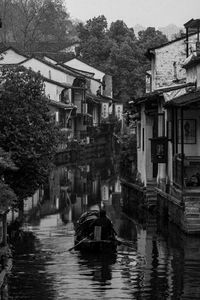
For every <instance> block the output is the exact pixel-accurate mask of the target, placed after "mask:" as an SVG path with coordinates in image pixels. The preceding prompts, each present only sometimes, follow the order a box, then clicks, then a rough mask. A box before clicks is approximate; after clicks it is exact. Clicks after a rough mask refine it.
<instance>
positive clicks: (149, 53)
mask: <svg viewBox="0 0 200 300" xmlns="http://www.w3.org/2000/svg"><path fill="white" fill-rule="evenodd" d="M192 35H196V33H191V34H189V35H188V36H192ZM185 38H186V34H185V35H184V36H181V37H180V38H177V39H174V40H172V41H169V42H166V43H164V44H161V45H159V46H157V47H153V48H149V49H147V51H146V53H145V56H146V57H147V58H151V56H152V55H154V54H155V50H156V49H160V48H162V47H166V46H168V45H171V44H173V43H176V42H178V41H181V40H184V39H185Z"/></svg>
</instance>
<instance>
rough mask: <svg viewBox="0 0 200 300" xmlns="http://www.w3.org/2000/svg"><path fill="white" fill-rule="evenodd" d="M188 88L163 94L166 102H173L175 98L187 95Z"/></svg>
mask: <svg viewBox="0 0 200 300" xmlns="http://www.w3.org/2000/svg"><path fill="white" fill-rule="evenodd" d="M186 93H187V91H186V88H183V89H180V90H174V91H169V92H167V93H163V96H164V99H165V102H168V101H171V100H173V99H174V98H177V97H180V96H182V95H184V94H186Z"/></svg>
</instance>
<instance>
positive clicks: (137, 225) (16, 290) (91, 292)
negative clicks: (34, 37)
mask: <svg viewBox="0 0 200 300" xmlns="http://www.w3.org/2000/svg"><path fill="white" fill-rule="evenodd" d="M134 202H135V200H134V195H133V194H132V193H131V192H130V191H127V190H126V188H125V187H122V186H121V185H120V181H119V174H118V170H117V167H116V164H115V163H114V162H113V161H111V160H107V159H99V160H97V161H92V162H87V163H84V164H80V165H73V166H72V165H71V166H70V165H68V166H60V167H57V168H56V169H55V170H54V172H53V173H52V175H51V177H50V180H49V186H47V187H45V189H44V191H43V201H42V204H41V205H38V206H33V207H31V206H30V205H29V206H28V207H29V209H27V211H26V223H25V226H24V230H25V232H26V235H25V237H24V239H23V240H18V242H17V243H16V244H15V245H14V247H13V268H12V271H11V273H10V274H9V278H8V295H7V297H6V296H5V299H10V300H11V299H12V300H18V299H20V300H22V299H23V300H25V299H27V300H28V299H31V300H40V299H41V300H43V299H44V300H59V299H62V300H64V299H75V300H79V299H85V300H86V299H88V300H90V299H141V300H143V299H152V300H158V299H159V300H160V299H200V238H198V237H190V236H186V235H184V234H183V233H181V232H180V231H179V230H178V229H177V228H176V227H174V226H173V225H172V224H169V223H167V222H164V221H163V220H162V221H161V220H158V219H157V217H156V214H155V213H153V212H152V213H147V212H146V211H144V210H142V209H141V208H138V207H136V205H135V204H134ZM127 203H129V209H128V210H127V207H126V204H127ZM97 207H105V209H106V211H107V213H108V215H109V216H110V218H111V219H112V222H113V224H114V228H115V230H116V232H117V233H118V235H119V237H120V238H121V239H122V240H124V241H129V242H130V246H127V245H123V244H122V245H120V246H118V251H117V254H116V255H113V256H106V255H104V256H91V255H87V256H86V255H85V256H83V255H81V254H80V253H79V252H77V251H74V250H72V251H68V249H69V248H71V247H72V246H73V242H74V224H75V222H76V221H77V219H78V217H79V216H80V214H81V213H82V212H84V211H86V210H87V209H91V208H97ZM124 211H126V213H124Z"/></svg>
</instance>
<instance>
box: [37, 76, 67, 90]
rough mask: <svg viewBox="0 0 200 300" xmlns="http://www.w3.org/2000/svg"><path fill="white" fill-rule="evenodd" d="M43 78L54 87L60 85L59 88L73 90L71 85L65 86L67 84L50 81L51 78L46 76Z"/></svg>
mask: <svg viewBox="0 0 200 300" xmlns="http://www.w3.org/2000/svg"><path fill="white" fill-rule="evenodd" d="M42 78H43V80H44V81H47V82H50V83H52V84H54V85H58V86H60V87H63V88H65V89H67V88H68V89H69V88H72V86H71V85H68V84H65V83H60V82H58V81H55V80H52V79H49V78H47V77H44V76H42Z"/></svg>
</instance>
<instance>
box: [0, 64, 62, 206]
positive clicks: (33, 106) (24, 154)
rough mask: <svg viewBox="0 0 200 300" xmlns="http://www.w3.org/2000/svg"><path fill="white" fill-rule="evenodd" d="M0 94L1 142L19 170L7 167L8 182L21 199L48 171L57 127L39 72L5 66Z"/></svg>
mask: <svg viewBox="0 0 200 300" xmlns="http://www.w3.org/2000/svg"><path fill="white" fill-rule="evenodd" d="M1 79H2V82H3V87H4V92H3V94H2V95H1V97H0V146H1V147H2V148H3V149H4V150H5V151H6V152H10V153H11V159H12V161H13V162H14V163H15V165H16V167H17V168H18V170H17V171H15V172H13V171H9V170H7V171H5V173H4V178H5V183H8V184H9V186H10V187H11V188H12V189H13V190H14V192H15V193H16V195H17V197H18V199H19V202H18V204H19V205H20V203H23V199H25V198H26V197H28V196H31V195H33V193H34V192H35V191H36V190H37V189H38V188H39V186H40V185H41V184H43V183H44V182H45V181H46V179H47V177H48V174H49V170H50V167H51V163H52V160H53V157H54V154H55V151H56V147H57V144H58V129H57V128H56V127H55V125H54V124H53V122H52V121H51V117H50V114H49V109H48V100H47V99H46V97H45V95H44V84H43V80H42V77H41V75H40V74H39V73H37V74H36V73H34V72H33V71H31V70H26V69H25V68H22V67H17V68H16V69H3V73H2V78H1Z"/></svg>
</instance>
